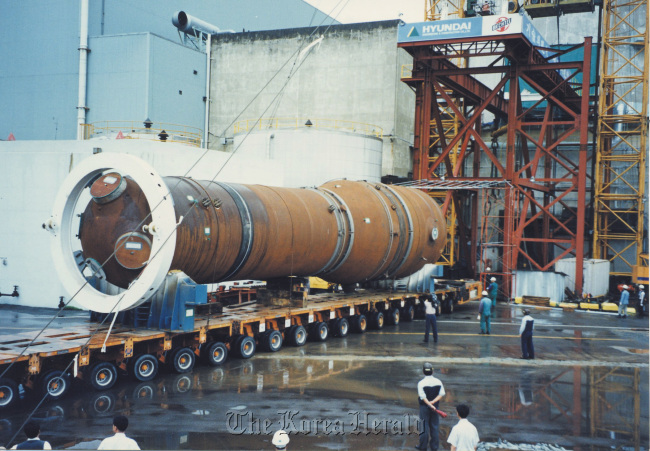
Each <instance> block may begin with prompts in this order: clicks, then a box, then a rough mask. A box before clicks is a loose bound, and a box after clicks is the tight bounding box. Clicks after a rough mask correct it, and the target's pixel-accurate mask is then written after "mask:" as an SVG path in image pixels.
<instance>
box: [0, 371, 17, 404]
mask: <svg viewBox="0 0 650 451" xmlns="http://www.w3.org/2000/svg"><path fill="white" fill-rule="evenodd" d="M19 397H20V393H19V391H18V384H17V383H16V382H15V381H14V380H13V379H9V378H8V377H3V378H0V411H1V410H5V409H9V408H10V407H12V406H14V405H16V403H17V402H18V399H19Z"/></svg>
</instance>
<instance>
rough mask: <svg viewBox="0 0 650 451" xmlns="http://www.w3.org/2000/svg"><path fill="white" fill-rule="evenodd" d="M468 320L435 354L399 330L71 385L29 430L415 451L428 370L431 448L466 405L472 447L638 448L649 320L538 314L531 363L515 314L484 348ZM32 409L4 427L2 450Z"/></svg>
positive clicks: (501, 318) (447, 323) (79, 444)
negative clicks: (276, 437) (187, 369)
mask: <svg viewBox="0 0 650 451" xmlns="http://www.w3.org/2000/svg"><path fill="white" fill-rule="evenodd" d="M474 307H475V306H474V305H471V304H470V305H469V306H465V307H464V308H461V309H460V310H458V311H457V312H456V313H454V314H453V315H451V316H449V315H446V316H443V317H441V318H439V322H438V325H439V331H440V339H439V343H438V344H437V345H434V344H429V345H424V344H422V343H421V339H422V335H421V333H422V329H423V322H422V321H415V322H413V323H402V324H400V325H399V326H397V327H386V328H385V329H383V330H382V331H380V332H369V333H366V334H364V335H350V336H348V337H347V338H344V339H331V340H330V341H328V342H326V343H308V344H307V345H306V346H304V347H302V348H292V347H286V348H283V349H282V350H281V351H280V352H278V353H273V354H270V353H260V354H258V355H256V356H255V357H253V359H251V360H236V359H232V360H229V361H227V362H226V364H224V365H223V366H220V367H206V366H197V367H196V368H195V369H194V371H193V372H192V373H190V374H183V375H177V374H172V373H163V374H161V375H160V376H159V377H158V378H157V379H156V380H154V381H152V382H143V383H135V382H131V381H129V380H127V379H126V378H124V379H123V380H121V381H120V383H119V384H118V386H116V387H115V388H113V389H111V390H108V391H105V392H94V391H90V390H89V389H87V388H85V387H84V386H82V385H80V384H78V386H77V387H76V389H75V390H74V391H73V392H72V393H70V394H69V396H67V397H66V398H64V399H62V400H60V401H57V402H56V403H46V404H44V405H43V406H41V407H40V408H39V409H37V410H36V412H35V414H34V418H36V419H38V420H39V421H40V422H41V425H42V426H41V427H42V437H43V438H44V439H46V440H49V441H50V443H52V445H53V446H54V447H56V448H63V447H75V448H83V447H85V448H96V447H97V445H98V444H99V441H98V440H100V439H101V438H104V437H105V436H107V435H110V434H111V419H112V417H113V416H114V415H116V414H120V413H122V414H126V415H128V416H129V418H130V420H131V426H130V427H129V431H128V435H130V436H132V437H134V438H135V439H136V440H137V441H138V442H139V444H140V446H141V447H142V448H150V449H151V448H157V449H270V448H272V446H271V445H270V440H271V436H272V434H273V432H275V431H276V430H277V429H280V428H284V429H286V430H287V431H288V432H290V434H291V448H292V449H313V448H323V449H349V448H362V449H369V448H373V449H377V448H381V449H405V448H411V447H413V446H414V445H415V444H416V443H417V432H416V431H417V400H416V397H417V395H416V390H415V386H416V384H417V381H418V380H419V379H420V378H421V367H422V363H423V362H425V361H431V362H432V363H433V364H434V366H435V367H436V375H437V377H439V378H440V379H441V380H442V381H443V383H444V385H445V388H446V391H447V396H446V397H445V399H444V400H443V402H442V408H443V410H446V411H447V412H448V413H450V415H449V417H447V418H446V419H444V420H441V427H440V430H441V435H440V436H441V444H446V437H447V435H448V433H449V431H450V429H451V427H452V426H453V425H454V424H455V423H456V419H455V415H453V413H454V406H455V405H456V404H458V403H461V402H463V403H467V404H469V405H470V406H471V409H472V412H471V414H470V420H471V421H472V422H473V423H474V424H475V425H476V427H477V428H478V430H479V434H480V436H481V439H482V441H488V442H496V441H497V440H499V439H502V440H507V441H509V442H514V443H540V442H541V443H553V444H558V445H561V446H563V447H565V448H573V449H591V450H596V449H606V448H607V449H611V448H614V449H622V448H629V449H639V450H642V449H648V428H649V427H648V399H649V394H648V379H649V374H648V354H647V353H648V331H647V326H648V323H647V320H645V319H644V320H640V319H627V320H617V319H616V318H615V317H612V316H606V315H594V314H587V313H572V314H565V313H562V312H558V311H554V310H539V309H537V310H534V311H533V316H534V317H535V319H536V326H537V327H536V336H535V350H536V356H537V359H536V360H534V361H528V360H520V359H518V357H519V356H520V348H519V340H518V336H517V333H518V328H519V321H520V318H521V314H520V312H519V309H518V308H515V307H509V306H499V315H498V317H497V318H496V319H495V321H494V323H493V325H492V331H493V334H492V335H491V336H481V335H477V331H478V323H477V321H476V320H475V308H474ZM33 405H34V403H30V402H29V400H28V399H25V402H24V403H23V406H22V407H20V408H19V409H17V410H16V411H14V412H10V413H5V414H3V418H2V420H0V444H2V445H7V444H8V443H7V441H9V440H10V439H11V437H12V436H13V435H14V434H15V433H16V432H17V431H18V430H19V428H20V426H21V425H22V424H23V422H24V421H25V420H26V418H27V416H28V415H29V413H30V412H31V408H30V406H33ZM20 438H21V437H18V439H20ZM14 443H15V441H14V442H13V443H11V444H12V445H13V444H14ZM444 448H446V446H445V447H444Z"/></svg>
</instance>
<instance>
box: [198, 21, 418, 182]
mask: <svg viewBox="0 0 650 451" xmlns="http://www.w3.org/2000/svg"><path fill="white" fill-rule="evenodd" d="M398 23H399V22H398V21H385V22H374V23H366V24H353V25H337V26H333V27H331V28H329V29H327V30H322V31H320V30H319V31H315V30H314V29H313V28H302V29H292V30H277V31H269V32H257V33H236V34H231V35H218V36H215V37H214V40H213V46H212V76H211V90H210V92H211V94H210V96H211V110H210V121H209V122H210V125H209V128H210V133H211V139H210V143H209V147H210V148H213V149H219V150H224V149H225V150H230V147H231V146H230V144H226V145H223V144H222V141H221V139H223V138H232V137H233V134H234V129H233V123H234V122H236V121H240V120H246V119H248V120H252V121H253V122H254V121H255V120H257V119H258V118H265V119H266V118H270V117H274V118H294V117H300V118H314V119H339V120H346V121H355V122H362V123H368V124H373V125H376V126H379V127H381V128H382V129H383V133H384V150H383V169H382V173H383V174H384V175H387V174H392V175H400V176H405V175H407V174H408V172H410V171H411V166H412V164H411V155H410V150H409V146H410V145H411V144H412V130H413V116H414V114H413V111H414V105H415V95H414V94H413V92H412V91H411V90H410V89H409V88H408V87H407V86H406V85H404V84H403V83H401V82H400V79H399V78H400V70H401V65H402V64H403V63H404V64H409V63H410V56H409V55H408V54H407V53H406V52H404V51H403V50H401V49H398V48H397V27H398ZM321 33H324V39H323V41H322V43H321V44H320V45H319V46H318V45H317V46H314V47H313V48H312V49H311V51H309V53H307V54H306V55H303V57H301V56H300V51H301V49H305V48H306V47H307V46H308V45H309V44H310V43H312V42H313V41H314V40H315V39H317V38H318V36H320V34H321ZM267 83H268V85H267V86H265V85H266V84H267ZM285 85H286V87H285ZM249 104H250V105H249ZM247 105H248V107H247ZM228 141H229V142H230V140H228Z"/></svg>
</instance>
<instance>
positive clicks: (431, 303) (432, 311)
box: [422, 290, 438, 343]
mask: <svg viewBox="0 0 650 451" xmlns="http://www.w3.org/2000/svg"><path fill="white" fill-rule="evenodd" d="M437 301H438V297H437V296H436V295H435V294H431V293H429V290H427V291H426V295H425V299H424V321H425V323H426V325H425V327H424V340H422V341H423V342H424V343H428V342H429V331H430V330H431V331H432V332H433V342H434V343H438V324H437V323H436V303H437Z"/></svg>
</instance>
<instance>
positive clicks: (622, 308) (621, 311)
mask: <svg viewBox="0 0 650 451" xmlns="http://www.w3.org/2000/svg"><path fill="white" fill-rule="evenodd" d="M629 289H630V287H628V286H627V285H623V291H621V299H620V300H619V301H618V318H627V305H628V304H629V303H630V292H629V291H627V290H629Z"/></svg>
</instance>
